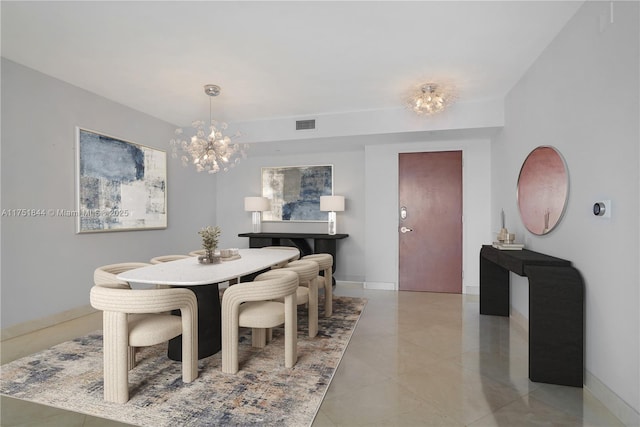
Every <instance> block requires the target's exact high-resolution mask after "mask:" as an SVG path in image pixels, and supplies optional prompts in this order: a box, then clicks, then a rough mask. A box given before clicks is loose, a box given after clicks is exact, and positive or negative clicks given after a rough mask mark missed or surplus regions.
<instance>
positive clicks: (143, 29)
mask: <svg viewBox="0 0 640 427" xmlns="http://www.w3.org/2000/svg"><path fill="white" fill-rule="evenodd" d="M581 4H582V1H497V2H484V1H468V2H462V1H439V2H438V1H411V2H398V1H376V2H368V1H355V2H346V1H344V2H329V1H319V2H306V1H305V2H302V1H300V2H297V1H285V2H269V1H259V2H244V1H233V2H231V1H227V2H214V1H196V2H186V1H173V2H155V1H140V2H124V1H85V2H58V1H52V2H48V1H45V2H32V1H20V2H10V1H2V2H1V7H2V10H1V12H2V56H4V57H6V58H8V59H10V60H13V61H15V62H18V63H20V64H23V65H26V66H28V67H31V68H34V69H36V70H39V71H41V72H43V73H46V74H49V75H51V76H54V77H57V78H59V79H62V80H64V81H67V82H69V83H72V84H74V85H76V86H79V87H81V88H84V89H86V90H89V91H91V92H94V93H96V94H98V95H101V96H104V97H106V98H108V99H111V100H114V101H116V102H119V103H122V104H124V105H127V106H129V107H132V108H134V109H137V110H140V111H143V112H146V113H148V114H150V115H152V116H155V117H158V118H160V119H163V120H166V121H168V122H170V123H172V124H175V125H179V126H183V125H187V124H189V123H191V121H192V120H194V119H196V118H206V117H207V115H208V108H209V98H208V97H207V96H206V95H205V94H204V92H203V86H204V85H205V84H207V83H213V84H218V85H220V86H222V95H220V96H219V97H218V98H215V99H214V100H213V103H214V114H215V115H216V116H217V117H219V118H222V119H224V120H227V121H229V122H237V121H251V120H259V119H269V118H276V117H278V118H281V117H304V116H311V115H314V114H327V113H340V112H354V111H362V110H377V109H389V108H398V107H401V106H402V105H403V98H404V96H405V94H406V92H407V91H408V90H409V89H410V88H412V87H414V86H416V85H418V84H420V83H423V82H425V81H427V80H434V79H435V80H442V79H446V80H448V81H450V82H452V83H454V84H455V85H456V87H457V88H458V92H459V95H458V97H459V101H458V102H467V101H477V100H488V99H495V98H502V97H504V95H505V94H506V93H507V92H508V91H509V89H511V87H513V85H514V84H515V83H516V82H517V81H518V79H519V78H520V77H521V76H522V74H523V73H524V72H525V71H526V69H527V68H528V67H529V66H530V65H531V64H532V63H533V61H534V60H535V59H536V58H537V57H538V55H539V54H540V53H541V52H542V51H543V49H544V48H545V47H546V46H547V45H548V44H549V43H550V41H551V40H552V39H553V37H555V35H556V34H557V33H558V32H559V31H560V29H561V28H562V27H563V26H564V24H565V23H566V22H567V21H568V19H569V18H571V16H573V14H574V13H575V12H576V10H577V9H578V8H579V7H580V5H581ZM44 95H45V96H46V94H44Z"/></svg>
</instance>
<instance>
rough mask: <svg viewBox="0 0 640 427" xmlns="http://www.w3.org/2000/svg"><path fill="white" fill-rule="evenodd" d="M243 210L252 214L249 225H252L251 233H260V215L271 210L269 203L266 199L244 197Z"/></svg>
mask: <svg viewBox="0 0 640 427" xmlns="http://www.w3.org/2000/svg"><path fill="white" fill-rule="evenodd" d="M244 210H245V211H247V212H253V214H252V216H251V223H252V225H253V227H252V232H253V233H260V229H261V226H262V216H261V213H262V212H264V211H268V210H271V203H270V202H269V199H267V198H266V197H245V198H244Z"/></svg>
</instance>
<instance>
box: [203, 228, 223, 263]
mask: <svg viewBox="0 0 640 427" xmlns="http://www.w3.org/2000/svg"><path fill="white" fill-rule="evenodd" d="M221 232H222V231H221V230H220V227H218V226H215V227H212V226H208V227H206V228H203V229H201V230H200V231H198V234H199V235H200V236H201V237H202V248H203V249H204V250H205V254H204V255H200V256H199V257H198V262H200V263H201V264H217V263H219V262H220V254H216V249H217V248H218V239H219V238H220V233H221Z"/></svg>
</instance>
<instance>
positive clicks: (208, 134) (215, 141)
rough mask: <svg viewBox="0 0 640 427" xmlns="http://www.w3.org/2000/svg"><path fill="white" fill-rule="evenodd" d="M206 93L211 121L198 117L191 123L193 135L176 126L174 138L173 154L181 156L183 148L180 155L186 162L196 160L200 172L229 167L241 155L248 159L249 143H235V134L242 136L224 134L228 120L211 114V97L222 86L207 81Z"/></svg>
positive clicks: (210, 171) (186, 163)
mask: <svg viewBox="0 0 640 427" xmlns="http://www.w3.org/2000/svg"><path fill="white" fill-rule="evenodd" d="M204 93H206V94H207V95H208V96H209V97H210V98H209V123H208V124H207V123H206V122H204V121H203V120H196V121H194V122H193V123H191V126H193V128H194V130H195V134H194V135H193V136H192V137H191V138H190V139H189V140H187V139H183V131H182V128H179V129H176V132H175V134H176V137H175V138H174V139H172V140H171V141H170V144H171V156H172V157H173V158H174V159H176V158H178V153H179V151H182V155H181V156H180V159H181V160H182V165H183V166H188V165H189V164H192V165H194V166H195V168H196V170H197V171H198V172H203V171H206V172H208V173H210V174H214V173H217V172H219V171H221V170H222V171H224V172H226V171H228V170H229V168H233V167H235V165H237V164H238V163H240V159H241V158H243V159H246V158H247V153H246V150H247V149H248V148H249V145H248V144H243V145H242V146H240V144H238V143H234V144H232V143H231V141H232V139H233V138H236V137H238V136H240V133H236V134H235V135H233V136H231V137H230V136H225V135H223V134H222V132H223V131H224V130H226V129H227V127H228V126H227V124H226V123H224V122H220V123H218V122H217V121H216V120H213V118H212V115H211V101H212V99H213V97H214V96H218V95H220V86H216V85H205V87H204Z"/></svg>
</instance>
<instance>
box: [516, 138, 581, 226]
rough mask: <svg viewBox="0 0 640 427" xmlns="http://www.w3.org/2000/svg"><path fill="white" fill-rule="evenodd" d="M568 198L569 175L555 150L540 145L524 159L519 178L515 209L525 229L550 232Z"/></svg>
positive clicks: (561, 213) (561, 158)
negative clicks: (518, 211) (516, 208)
mask: <svg viewBox="0 0 640 427" xmlns="http://www.w3.org/2000/svg"><path fill="white" fill-rule="evenodd" d="M568 195H569V173H568V171H567V165H566V163H565V161H564V159H563V157H562V155H561V154H560V152H559V151H558V150H556V149H555V148H553V147H550V146H540V147H537V148H536V149H534V150H533V151H532V152H531V153H529V155H528V156H527V158H526V160H525V161H524V163H523V164H522V168H521V169H520V176H519V177H518V194H517V197H518V209H519V210H520V217H521V218H522V222H523V223H524V225H525V227H526V228H527V230H529V231H530V232H531V233H533V234H536V235H543V234H547V233H549V232H550V231H551V230H553V229H554V228H555V226H556V225H557V224H558V222H559V221H560V219H561V218H562V215H563V213H564V210H565V207H566V205H567V198H568Z"/></svg>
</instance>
